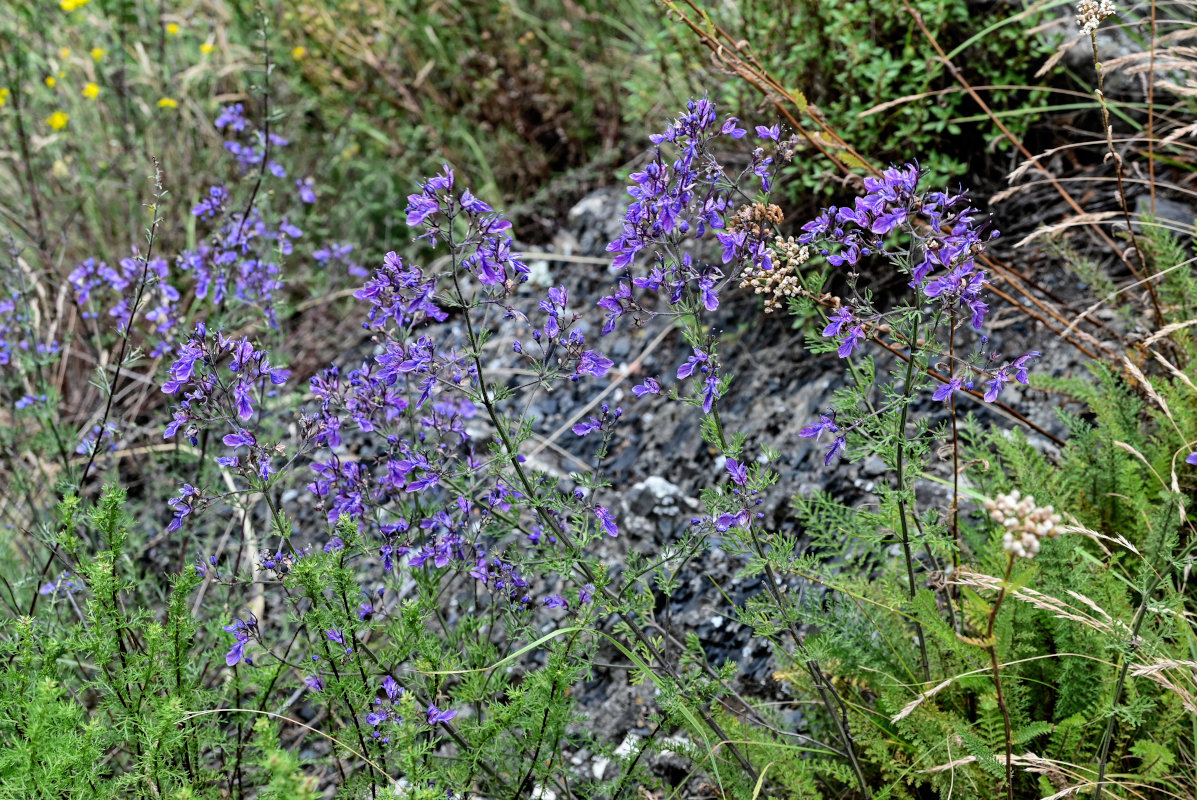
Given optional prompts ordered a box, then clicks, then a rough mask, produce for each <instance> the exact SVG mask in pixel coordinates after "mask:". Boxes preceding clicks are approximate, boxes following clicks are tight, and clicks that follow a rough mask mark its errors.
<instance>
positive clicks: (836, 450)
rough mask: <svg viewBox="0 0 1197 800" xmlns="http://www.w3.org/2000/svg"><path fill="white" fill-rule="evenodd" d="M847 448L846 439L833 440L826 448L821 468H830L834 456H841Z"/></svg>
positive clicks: (839, 437) (837, 438) (843, 437)
mask: <svg viewBox="0 0 1197 800" xmlns="http://www.w3.org/2000/svg"><path fill="white" fill-rule="evenodd" d="M847 446H848V437H846V436H837V437H836V438H835V439H833V440H832V442H831V444H830V445H829V446H828V447H827V455H826V456H824V457H823V466H825V467H829V466H831V462H832V461H833V460H834V459H835V457H836V456H838V455H842V454H843V452H844V450H845V448H847Z"/></svg>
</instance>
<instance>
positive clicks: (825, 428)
mask: <svg viewBox="0 0 1197 800" xmlns="http://www.w3.org/2000/svg"><path fill="white" fill-rule="evenodd" d="M839 430H840V429H839V426H838V425H836V424H835V412H834V411H832V412H831V413H830V414H820V415H819V421H818V422H816V423H815V424H814V425H807V426H806V427H805V428H803V429H802V430H801V431H799V433H798V435H799V436H801V437H802V438H803V439H820V438H822V436H823V434H824V433H839Z"/></svg>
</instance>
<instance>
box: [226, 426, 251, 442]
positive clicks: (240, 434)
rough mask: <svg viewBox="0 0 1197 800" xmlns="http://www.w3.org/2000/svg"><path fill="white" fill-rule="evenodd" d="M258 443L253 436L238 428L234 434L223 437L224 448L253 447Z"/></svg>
mask: <svg viewBox="0 0 1197 800" xmlns="http://www.w3.org/2000/svg"><path fill="white" fill-rule="evenodd" d="M257 443H258V440H257V439H255V438H254V435H253V434H252V433H250V432H249V431H247V430H245V429H244V428H238V429H237V432H236V433H230V434H229V435H227V436H225V437H224V444H225V446H226V447H253V446H254V445H256V444H257Z"/></svg>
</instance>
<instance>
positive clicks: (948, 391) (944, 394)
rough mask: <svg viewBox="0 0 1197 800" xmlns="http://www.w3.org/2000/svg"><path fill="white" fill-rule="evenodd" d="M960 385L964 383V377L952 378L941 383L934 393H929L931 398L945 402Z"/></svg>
mask: <svg viewBox="0 0 1197 800" xmlns="http://www.w3.org/2000/svg"><path fill="white" fill-rule="evenodd" d="M962 385H964V378H952V379H951V380H950V381H948V382H947V383H944V384H941V385H940V386H939V387H938V388H937V389H936V390H935V394H933V395H931V399H932V400H938V401H939V402H941V403H946V402H947V401H948V400H950V399H951V397H952V395H953V394H954V393H955V392H957V391H959V390H960V387H961V386H962Z"/></svg>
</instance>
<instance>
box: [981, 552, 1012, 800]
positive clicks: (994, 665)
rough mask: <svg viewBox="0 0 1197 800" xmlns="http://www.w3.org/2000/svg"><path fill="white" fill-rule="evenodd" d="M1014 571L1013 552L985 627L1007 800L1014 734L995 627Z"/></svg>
mask: <svg viewBox="0 0 1197 800" xmlns="http://www.w3.org/2000/svg"><path fill="white" fill-rule="evenodd" d="M1013 571H1014V554H1013V553H1011V554H1010V555H1009V556H1008V557H1007V559H1006V576H1005V577H1004V578H1003V579H1002V588H1001V590H1000V591H999V592H998V596H997V601H996V602H995V603H994V604H993V608H992V609H990V611H989V624H988V625H987V626H986V629H985V638H986V640H987V641H988V645H987V647H986V649H987V650H988V651H989V666H990V669H991V670H992V671H993V688H994V689H996V690H997V702H998V708H1000V709H1001V711H1002V724H1003V726H1004V728H1005V733H1006V800H1014V734H1013V732H1012V728H1011V726H1010V711H1009V709H1007V708H1006V697H1005V695H1003V694H1002V675H1001V671H1000V667H999V666H998V657H997V644H996V642H994V640H993V627H994V625H995V623H996V622H997V615H998V610H999V609H1000V608H1001V607H1002V601H1003V600H1005V599H1006V588H1007V587H1008V586H1009V585H1010V574H1011V573H1012V572H1013Z"/></svg>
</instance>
